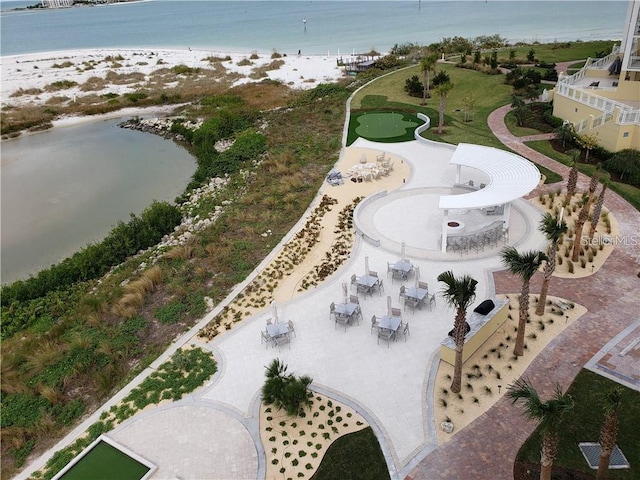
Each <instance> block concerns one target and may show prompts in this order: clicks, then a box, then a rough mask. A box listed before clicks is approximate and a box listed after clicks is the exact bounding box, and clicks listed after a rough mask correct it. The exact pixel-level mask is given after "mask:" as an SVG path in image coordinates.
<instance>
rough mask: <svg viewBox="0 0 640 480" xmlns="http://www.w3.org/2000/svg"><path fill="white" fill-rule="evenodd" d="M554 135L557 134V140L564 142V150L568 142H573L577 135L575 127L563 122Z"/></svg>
mask: <svg viewBox="0 0 640 480" xmlns="http://www.w3.org/2000/svg"><path fill="white" fill-rule="evenodd" d="M554 133H555V134H556V140H560V141H561V142H562V148H563V149H564V147H565V145H566V144H567V142H570V141H572V140H573V137H574V135H575V132H574V129H573V125H572V124H571V123H569V122H563V123H562V125H561V126H559V127H558V128H556V129H555V131H554Z"/></svg>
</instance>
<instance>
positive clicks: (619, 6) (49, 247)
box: [0, 0, 628, 283]
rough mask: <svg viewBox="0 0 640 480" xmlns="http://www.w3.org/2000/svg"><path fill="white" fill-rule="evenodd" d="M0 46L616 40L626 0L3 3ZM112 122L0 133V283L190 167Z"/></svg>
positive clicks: (117, 216) (74, 243)
mask: <svg viewBox="0 0 640 480" xmlns="http://www.w3.org/2000/svg"><path fill="white" fill-rule="evenodd" d="M35 3H37V1H36V0H33V1H28V0H20V1H17V2H10V1H3V2H2V4H1V7H0V10H1V13H0V21H1V27H2V28H1V29H0V30H1V36H2V38H1V40H2V41H1V44H0V52H1V54H2V55H3V56H5V55H17V54H23V53H34V52H49V51H59V50H69V49H80V48H102V47H150V48H154V47H155V48H159V47H173V48H175V47H182V48H186V47H194V48H204V49H211V50H212V52H213V51H220V52H248V51H259V52H270V51H271V50H273V49H275V50H278V51H279V52H283V53H287V52H296V51H298V50H302V51H303V53H304V54H326V53H331V54H339V53H340V52H342V54H349V53H353V52H365V51H369V50H371V49H372V48H374V49H377V50H379V51H388V50H389V49H390V48H391V47H392V46H393V45H394V44H400V43H405V42H413V43H418V44H423V45H425V44H429V43H432V42H437V41H439V40H441V39H442V38H443V37H453V36H456V35H458V36H462V37H475V36H478V35H492V34H500V35H502V36H503V37H505V38H507V39H509V40H510V41H512V42H517V41H526V42H532V41H541V42H549V41H555V40H558V41H574V40H577V39H581V40H596V39H617V38H620V36H621V33H622V32H621V31H622V27H623V22H624V19H625V15H626V11H627V6H628V2H626V1H615V0H608V1H607V0H603V1H520V0H518V1H499V0H475V1H434V0H412V1H400V0H398V1H332V0H314V1H281V0H280V1H268V0H267V1H243V0H236V1H189V0H180V1H175V0H174V1H171V0H157V1H156V0H154V1H143V2H133V3H127V4H111V5H105V6H96V7H74V8H64V9H49V10H8V8H10V7H12V6H13V7H24V6H26V5H33V4H35ZM115 123H116V121H108V122H99V123H93V124H86V125H82V126H80V127H73V128H68V129H56V130H55V131H52V132H46V133H40V134H36V135H29V136H24V137H22V138H19V139H17V140H12V141H9V142H3V144H2V271H1V274H2V282H3V283H5V282H7V281H11V280H14V279H16V278H19V277H24V276H25V275H28V274H29V273H33V272H34V271H36V270H38V269H40V268H44V267H48V266H49V265H51V264H52V263H54V262H57V261H59V260H61V259H63V258H64V257H66V256H68V255H70V254H72V253H73V252H74V251H76V250H78V249H79V248H82V247H83V246H85V245H86V244H87V243H89V242H95V241H99V240H101V239H102V238H103V237H104V236H105V234H106V233H108V231H109V230H110V228H111V226H112V225H114V224H115V223H116V222H117V221H118V220H127V218H128V215H129V213H130V212H134V213H140V212H141V211H142V210H143V209H144V208H145V207H146V206H147V205H148V204H149V203H150V202H151V200H153V199H157V200H172V199H173V198H174V197H175V196H177V195H178V194H179V193H180V191H181V190H182V188H183V187H184V186H185V185H186V184H187V182H188V179H189V177H190V175H191V174H192V173H193V171H194V170H195V162H194V160H193V159H192V158H191V157H190V156H189V155H188V154H187V153H186V152H185V151H184V150H181V149H179V148H178V147H176V146H175V145H174V144H172V143H171V142H169V141H166V140H163V139H160V138H156V137H153V136H151V135H145V134H141V133H139V132H131V131H127V130H122V129H118V128H115V126H114V125H115Z"/></svg>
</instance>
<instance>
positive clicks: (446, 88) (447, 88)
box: [436, 82, 453, 134]
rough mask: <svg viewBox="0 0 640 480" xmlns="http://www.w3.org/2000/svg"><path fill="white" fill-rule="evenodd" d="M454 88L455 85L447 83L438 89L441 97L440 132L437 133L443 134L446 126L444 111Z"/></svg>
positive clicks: (439, 111)
mask: <svg viewBox="0 0 640 480" xmlns="http://www.w3.org/2000/svg"><path fill="white" fill-rule="evenodd" d="M452 88H453V83H451V82H445V83H441V84H440V85H438V86H437V87H436V93H437V94H438V96H439V97H440V107H439V108H438V130H437V132H436V133H438V134H441V133H442V127H443V126H444V109H445V108H446V106H447V97H448V96H449V92H451V89H452Z"/></svg>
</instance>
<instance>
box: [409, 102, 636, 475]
mask: <svg viewBox="0 0 640 480" xmlns="http://www.w3.org/2000/svg"><path fill="white" fill-rule="evenodd" d="M509 109H510V106H508V105H507V106H504V107H502V108H499V109H497V110H495V111H494V112H493V113H492V114H491V115H490V116H489V119H488V123H489V126H490V128H491V129H492V131H493V133H494V134H495V135H496V136H497V137H498V138H499V139H500V141H501V142H502V143H503V144H505V145H507V146H508V147H509V148H511V149H512V150H514V151H516V152H517V153H519V154H520V155H522V156H524V157H526V158H528V159H530V160H532V161H533V162H535V163H538V164H540V165H543V166H545V167H546V168H549V169H550V170H553V171H556V172H558V173H560V174H561V175H563V176H566V175H567V173H568V170H569V169H568V168H567V167H565V166H564V165H561V164H559V163H557V162H555V161H554V160H552V159H550V158H548V157H546V156H544V155H542V154H540V153H538V152H536V151H534V150H532V149H530V148H529V147H527V146H526V145H524V144H523V143H522V138H520V139H518V138H516V137H514V136H513V135H512V134H511V133H510V132H509V131H508V130H507V128H506V126H505V125H504V115H505V114H506V113H507V112H508V111H509ZM588 182H589V179H588V178H587V177H585V176H584V175H580V178H579V183H578V185H579V187H578V188H583V189H585V190H586V188H587V185H588ZM557 188H558V185H557V184H556V185H554V186H550V187H543V189H553V190H555V189H557ZM537 193H538V192H533V193H532V195H537ZM605 205H606V206H607V208H609V210H611V211H612V212H613V214H614V216H615V218H616V219H617V220H618V222H619V223H620V228H621V230H622V234H623V235H627V236H628V237H631V236H632V235H635V238H636V239H638V238H639V237H638V235H639V232H638V229H639V226H640V213H639V212H638V211H637V210H635V209H634V208H633V207H632V206H631V205H630V204H629V203H627V202H626V201H625V200H623V199H622V198H621V197H620V196H618V195H617V194H615V193H614V192H611V191H609V192H608V193H607V197H606V201H605ZM639 253H640V246H638V245H619V246H618V247H617V248H616V249H615V250H614V252H613V253H612V254H611V256H610V257H609V259H608V260H607V261H606V263H605V265H604V266H603V267H602V268H601V269H600V271H599V272H597V273H596V274H595V275H592V276H590V277H587V278H583V279H576V280H573V279H563V278H554V279H553V280H552V282H551V288H550V292H549V293H550V294H551V295H555V296H559V297H564V298H567V299H570V300H572V301H575V302H576V303H579V304H582V305H584V306H585V307H586V308H587V309H588V312H587V313H586V314H585V315H584V316H583V317H582V318H581V319H580V320H579V321H577V322H575V323H574V324H573V325H571V326H570V327H569V328H567V329H566V330H565V331H564V332H563V333H562V334H561V335H559V336H558V337H557V338H556V339H554V340H553V341H552V342H551V343H550V344H549V346H548V347H547V348H546V349H545V350H544V351H543V352H541V353H540V354H539V355H538V356H537V357H536V358H535V359H534V361H533V362H532V363H531V365H530V366H529V368H528V369H527V370H526V372H525V374H524V376H526V377H528V378H529V379H531V381H532V383H533V384H534V385H535V386H536V388H537V389H538V391H539V392H540V393H541V395H542V396H543V397H544V396H547V395H550V394H551V393H552V391H553V385H554V383H555V382H558V383H560V385H562V386H563V388H565V389H566V388H567V387H568V386H569V384H570V383H571V382H572V381H573V379H574V377H575V376H576V375H577V373H578V372H579V371H580V369H581V368H582V367H583V366H584V364H585V363H586V362H587V361H588V360H589V359H590V358H591V357H592V356H593V355H595V354H596V353H597V352H598V350H599V349H600V348H602V347H603V346H604V345H605V344H606V343H607V342H608V341H609V340H610V339H611V338H612V337H614V336H615V335H616V334H618V333H619V332H620V331H621V330H623V329H624V328H625V327H627V326H628V325H629V324H630V323H632V322H633V321H634V320H635V319H637V318H638V310H639V307H640V300H639V296H638V291H640V278H638V272H639V271H640V265H639V261H638V259H639V258H640V255H639ZM541 279H542V278H541V275H539V274H536V276H534V278H533V280H532V287H531V291H532V292H533V293H535V292H539V291H540V284H541ZM494 280H495V287H496V293H497V294H499V293H513V292H518V291H519V290H520V285H521V284H520V281H519V280H518V279H517V278H514V277H513V276H512V275H510V274H509V273H508V272H506V271H500V272H496V273H495V274H494ZM534 428H535V424H534V423H532V422H526V421H525V419H524V417H523V415H522V413H521V410H520V409H519V408H518V407H516V406H513V405H512V404H511V402H510V401H508V400H506V399H505V398H504V397H503V398H502V399H501V400H499V401H498V402H497V403H496V404H495V405H494V406H493V407H492V408H491V409H489V410H488V411H487V412H485V413H484V414H483V415H482V416H480V417H479V418H478V419H476V420H475V421H474V422H473V423H472V424H471V425H469V426H468V427H466V428H465V429H464V430H463V431H461V432H460V433H458V434H457V435H455V436H454V437H453V438H452V439H451V440H450V441H449V442H447V443H445V444H443V445H440V446H439V447H438V448H436V449H435V450H434V451H433V452H431V453H430V454H429V455H428V456H427V457H425V458H424V460H422V461H421V462H420V464H419V465H418V466H417V467H416V468H415V469H414V470H413V471H412V472H411V474H410V475H409V476H407V479H413V480H417V479H424V480H433V479H440V478H441V479H451V480H453V479H456V480H457V479H460V480H483V479H486V480H502V479H504V480H506V479H512V478H513V465H514V462H515V458H516V454H517V453H518V449H519V448H520V445H522V443H523V442H524V441H525V440H526V439H527V437H528V436H529V435H530V434H531V432H532V431H533V429H534Z"/></svg>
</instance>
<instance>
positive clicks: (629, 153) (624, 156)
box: [604, 148, 640, 185]
mask: <svg viewBox="0 0 640 480" xmlns="http://www.w3.org/2000/svg"><path fill="white" fill-rule="evenodd" d="M604 168H606V169H607V170H608V171H609V172H611V173H615V174H616V175H619V176H620V180H625V177H626V181H628V182H630V183H631V184H635V185H637V184H638V183H640V151H638V150H635V149H633V148H627V149H625V150H620V151H619V152H617V153H615V154H614V155H613V156H612V157H611V158H610V159H609V160H607V161H606V162H604Z"/></svg>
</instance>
